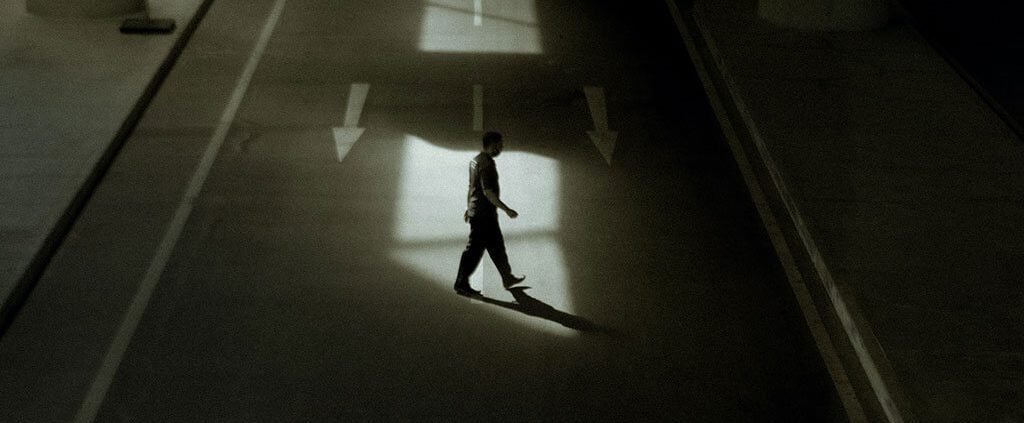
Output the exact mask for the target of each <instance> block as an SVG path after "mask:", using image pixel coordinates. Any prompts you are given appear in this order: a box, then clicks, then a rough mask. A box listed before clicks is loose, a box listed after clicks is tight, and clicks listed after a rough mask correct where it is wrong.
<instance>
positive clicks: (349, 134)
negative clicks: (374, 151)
mask: <svg viewBox="0 0 1024 423" xmlns="http://www.w3.org/2000/svg"><path fill="white" fill-rule="evenodd" d="M363 131H366V128H354V127H347V126H346V127H343V128H334V146H335V147H336V148H337V150H338V163H341V161H342V160H345V156H347V155H348V152H349V150H351V149H352V146H353V145H355V143H356V141H359V137H361V136H363Z"/></svg>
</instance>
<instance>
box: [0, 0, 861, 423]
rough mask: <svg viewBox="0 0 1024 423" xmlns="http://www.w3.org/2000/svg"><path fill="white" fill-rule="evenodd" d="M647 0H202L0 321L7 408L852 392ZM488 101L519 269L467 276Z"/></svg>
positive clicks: (285, 416) (821, 416)
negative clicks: (468, 199) (610, 145)
mask: <svg viewBox="0 0 1024 423" xmlns="http://www.w3.org/2000/svg"><path fill="white" fill-rule="evenodd" d="M651 3H652V4H647V5H638V4H629V5H625V4H624V3H619V2H593V1H571V2H558V3H553V2H533V1H526V0H524V1H502V2H496V1H495V0H483V1H482V2H480V8H479V10H480V12H479V13H478V12H477V10H476V8H475V7H474V6H475V5H474V2H472V1H454V0H452V1H434V2H427V3H421V2H410V1H397V0H396V1H388V2H373V1H350V2H335V1H329V0H289V1H287V2H286V3H285V2H280V1H278V2H274V1H269V0H263V1H256V2H235V1H221V2H217V3H216V4H215V5H214V6H213V9H211V11H210V13H209V15H208V16H207V17H206V19H205V21H204V22H203V24H202V25H201V27H200V28H199V30H198V31H197V33H196V36H195V38H194V40H193V42H192V44H190V46H189V47H188V48H187V49H186V50H185V52H184V53H183V56H182V58H181V60H180V61H179V64H178V65H177V67H176V68H175V69H174V70H173V71H172V73H171V75H170V76H169V78H168V81H167V83H166V85H165V87H164V89H162V90H161V92H160V93H159V94H158V96H157V98H156V99H155V100H154V105H153V106H152V108H151V109H150V110H149V111H148V112H147V115H146V117H145V118H144V120H143V122H142V123H141V124H140V127H139V129H138V130H137V133H136V136H135V137H133V139H132V140H130V141H129V143H128V145H127V146H126V148H125V151H124V152H123V153H122V155H121V156H120V157H119V158H118V160H117V162H116V163H115V164H114V166H113V168H112V169H111V172H110V176H109V177H108V178H107V180H105V181H104V183H103V184H101V186H100V188H99V190H98V191H97V193H96V195H95V196H94V200H93V203H92V204H90V205H89V207H88V208H87V209H86V210H85V212H84V213H83V215H82V218H81V221H80V222H78V223H77V224H76V227H75V229H73V231H72V234H71V235H70V236H69V241H68V242H67V244H66V245H65V246H63V247H62V248H61V251H60V252H59V253H58V255H57V256H56V257H55V259H54V262H53V265H52V266H51V268H50V269H49V270H48V272H47V275H46V276H45V277H44V278H43V280H42V281H41V282H40V286H39V287H38V288H37V290H36V292H35V293H34V294H33V298H31V299H30V301H29V302H28V303H27V304H26V306H25V308H24V309H23V311H22V315H21V316H19V317H18V320H17V321H15V323H14V325H13V326H12V328H11V331H10V332H9V333H8V334H7V335H6V336H5V337H4V339H3V343H2V344H0V363H5V366H2V367H5V368H6V369H7V370H5V371H4V376H5V378H4V379H5V380H6V382H3V384H2V385H0V394H2V395H0V397H5V398H8V400H7V401H6V402H8V403H9V404H5V405H10V407H6V406H5V407H3V408H4V409H6V411H5V413H7V417H17V418H20V419H22V420H27V421H34V420H38V421H54V420H66V419H69V418H71V417H72V416H74V415H77V416H78V417H79V419H83V417H82V416H91V415H92V414H95V415H96V420H97V421H146V422H158V421H246V422H248V421H350V420H424V419H428V420H432V419H437V420H451V419H461V420H470V419H472V420H505V419H507V420H520V421H521V420H579V421H608V420H618V421H625V420H629V421H637V420H640V421H644V420H674V421H679V420H683V421H787V422H793V421H843V419H844V417H842V406H841V404H840V402H839V400H838V398H836V394H835V389H834V387H833V386H832V383H831V379H830V378H829V375H828V372H827V371H826V370H825V367H824V365H823V363H822V361H821V358H820V356H819V355H818V352H817V350H816V348H815V345H814V342H813V340H812V338H811V336H810V334H809V332H808V330H807V328H806V324H805V323H804V321H803V319H802V317H801V314H800V311H799V309H798V308H797V305H796V302H795V300H794V299H793V295H792V293H791V292H790V291H789V287H788V285H787V282H786V280H785V276H784V274H783V272H782V270H781V269H780V268H779V267H778V264H777V260H776V259H775V257H774V254H773V252H772V249H771V245H770V243H769V241H768V239H767V237H766V235H765V234H764V230H763V228H762V227H761V224H760V221H759V220H758V217H757V214H756V211H755V210H754V208H753V205H752V204H751V203H750V200H749V196H748V194H747V192H746V188H745V187H744V185H743V181H742V179H741V178H740V176H739V173H738V171H737V170H736V167H735V163H734V162H733V159H732V157H731V156H730V153H729V150H728V148H727V147H726V145H725V143H724V142H723V140H722V136H721V134H720V133H719V132H718V126H717V123H716V122H715V120H714V117H713V114H712V113H711V111H710V109H709V106H708V104H707V100H706V98H705V97H704V94H703V90H702V88H701V86H700V83H699V81H698V79H697V77H696V75H695V74H694V73H693V70H692V69H691V66H690V64H689V63H690V62H689V60H688V59H687V57H686V52H685V48H684V47H683V45H682V41H681V40H680V39H679V36H678V33H677V32H676V31H675V28H674V26H673V24H672V22H671V20H670V18H669V15H668V13H667V11H666V10H665V9H664V5H663V4H662V3H661V2H651ZM275 5H277V6H282V5H283V9H280V12H281V13H280V15H279V16H278V15H277V14H276V13H275V12H274V10H275V9H274V7H275ZM275 17H279V20H278V21H277V22H276V24H273V18H275ZM268 18H269V20H268ZM268 22H271V24H268ZM477 23H479V25H477ZM260 33H265V34H267V35H268V36H269V38H268V39H267V40H266V41H267V43H266V45H265V51H264V52H263V53H259V51H260V49H259V48H258V47H259V46H260V42H259V37H258V35H257V34H260ZM254 46H256V47H257V48H255V49H254ZM254 51H255V52H256V53H254ZM246 63H250V64H253V65H254V66H252V67H250V69H252V70H253V71H254V73H252V75H251V80H250V81H249V83H248V84H239V83H238V81H239V80H240V79H239V75H243V77H242V78H241V79H242V80H245V79H246V78H245V69H246ZM232 94H234V95H235V96H236V97H235V99H236V100H237V101H238V102H237V103H233V101H232V99H231V98H232ZM363 94H365V99H363V98H362V96H363ZM232 104H237V106H238V108H237V113H224V110H226V109H227V110H230V109H231V106H232ZM605 114H606V115H607V117H605V116H604V115H605ZM225 117H226V118H229V119H228V120H227V121H226V122H225V124H226V123H227V122H230V126H222V125H220V124H219V123H218V122H219V121H220V120H223V119H225ZM478 124H479V125H478ZM476 126H480V127H481V128H482V129H487V130H497V131H500V132H502V133H504V134H505V137H506V140H507V150H506V152H505V153H503V154H502V155H501V156H499V157H498V158H497V164H498V169H499V173H500V175H501V183H502V196H503V199H504V200H505V201H506V202H508V203H509V204H510V206H512V207H513V208H516V209H517V210H518V211H519V212H520V214H521V216H520V217H519V218H518V219H516V220H510V219H506V218H505V217H504V216H502V221H501V223H502V225H503V228H504V230H505V237H506V240H507V243H508V246H509V256H510V259H511V263H512V267H513V270H514V271H515V272H516V273H517V274H519V273H523V274H525V275H526V276H527V281H526V283H524V284H523V285H524V286H525V287H527V288H528V289H523V290H517V291H512V292H508V291H505V290H503V289H501V288H500V283H499V281H498V279H497V278H496V275H495V272H494V270H493V267H490V264H489V260H488V259H487V258H485V259H484V261H485V266H484V267H483V269H482V271H481V273H480V275H482V277H477V278H476V279H474V283H475V284H477V287H478V288H482V289H483V292H484V297H483V298H479V299H469V298H465V297H461V296H457V295H455V293H454V292H453V291H452V289H451V283H452V282H453V281H454V276H455V271H456V268H457V264H458V258H459V254H460V252H461V248H462V246H463V244H464V241H465V237H466V235H467V234H468V229H469V228H468V225H465V224H464V223H462V221H461V219H462V210H463V208H464V201H465V189H466V186H465V174H466V171H467V165H468V160H469V159H470V158H472V156H473V155H475V154H476V151H477V150H478V149H479V147H478V145H479V144H478V140H479V137H480V134H481V133H480V132H479V131H478V130H476V129H478V128H475V127H476ZM338 128H343V129H340V130H339V129H338ZM344 128H347V129H344ZM357 128H362V129H361V130H359V129H357ZM224 131H226V132H224ZM218 132H220V133H221V135H223V144H222V145H219V146H218V145H217V143H216V142H213V143H211V141H210V140H211V139H214V140H215V139H217V138H218ZM588 132H593V133H588ZM612 132H614V133H615V135H611V133H612ZM352 134H357V135H358V137H355V136H353V135H352ZM613 137H614V138H615V141H616V144H615V148H614V153H613V154H611V156H610V157H611V159H610V162H609V160H608V157H607V156H606V155H602V153H601V151H600V150H599V148H598V146H597V144H600V143H607V142H608V140H610V139H611V138H613ZM592 138H594V139H597V140H598V141H594V140H593V139H592ZM211 145H213V146H214V147H213V148H211V147H210V146H211ZM204 157H207V158H209V159H212V160H213V161H212V162H209V164H210V167H209V168H208V171H206V170H204V169H205V168H204V165H203V163H204V162H203V158H204ZM196 175H199V176H196ZM190 190H192V191H190ZM189 192H193V193H195V194H196V196H195V198H193V199H189V198H190V197H189V194H188V193H189ZM183 195H184V196H185V200H183ZM175 228H177V229H178V230H180V232H178V231H177V230H176V229H175ZM162 254H164V255H162ZM161 257H163V259H161ZM154 263H156V264H154ZM147 275H148V276H147ZM154 275H155V276H154ZM147 280H148V281H150V282H152V284H151V285H150V286H149V288H146V286H147V282H146V281H147ZM140 281H141V282H140ZM140 287H141V288H140ZM150 290H151V291H150ZM147 292H151V296H149V295H150V294H148V293H147ZM119 343H123V346H124V351H123V354H122V353H121V352H119V348H117V347H116V346H117V345H119ZM110 345H114V346H115V347H113V348H112V347H110ZM40 369H46V370H40ZM97 369H98V370H97ZM40 372H42V373H40ZM104 374H109V376H110V379H109V380H108V381H106V382H104V380H103V375H104ZM57 384H60V386H61V387H62V388H61V389H54V388H53V387H54V386H55V385H57ZM108 388H109V389H108ZM82 398H85V400H84V401H83V400H82Z"/></svg>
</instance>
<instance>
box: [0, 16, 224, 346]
mask: <svg viewBox="0 0 1024 423" xmlns="http://www.w3.org/2000/svg"><path fill="white" fill-rule="evenodd" d="M27 1H29V0H13V1H8V2H3V3H0V53H2V54H0V91H2V92H4V93H5V94H8V95H5V96H3V97H0V110H3V111H5V112H6V113H2V114H0V337H2V336H3V335H4V332H5V330H6V328H7V327H8V326H9V324H10V323H11V321H12V320H13V319H14V317H15V315H16V314H17V312H18V309H19V308H20V307H21V304H22V303H23V302H24V300H25V298H26V297H27V296H28V294H29V293H30V292H31V291H32V289H33V288H34V286H35V282H36V280H38V278H39V277H40V276H41V274H42V272H43V271H44V269H45V267H46V265H47V263H48V262H49V260H50V257H51V256H52V254H53V251H54V250H55V249H56V247H57V245H59V244H60V242H61V240H62V239H63V237H64V234H66V232H67V230H68V229H69V228H70V227H71V225H72V224H73V222H74V219H75V217H76V216H77V213H78V211H80V209H81V208H82V207H83V206H84V204H85V202H86V200H87V199H88V198H89V196H90V195H91V192H92V190H93V187H94V186H95V184H96V183H98V181H99V179H101V178H102V176H103V174H104V173H105V171H106V166H107V165H108V164H109V162H110V161H112V160H113V158H114V156H116V154H117V152H118V151H119V149H120V145H121V144H122V143H123V141H124V139H125V138H126V137H127V136H128V135H129V134H130V132H131V130H132V128H133V127H134V123H135V122H137V120H138V119H139V118H140V117H141V115H142V113H143V111H144V110H145V106H146V104H147V103H148V99H149V98H151V97H152V95H153V94H155V92H156V90H157V89H158V88H159V86H160V81H161V79H162V78H161V77H160V76H161V75H164V74H166V73H167V72H168V71H169V70H170V67H171V66H172V65H173V63H174V60H173V58H174V56H175V55H176V52H177V51H178V50H180V49H181V48H183V47H184V41H186V39H185V38H183V36H184V35H186V34H187V33H188V32H189V31H190V29H189V28H191V27H193V26H194V25H183V26H182V28H180V29H179V30H178V31H177V32H175V33H174V34H170V35H162V36H157V37H146V36H138V35H124V34H121V33H119V32H118V25H119V24H120V19H119V18H98V19H79V18H48V17H40V16H33V15H30V14H29V13H28V12H27ZM209 1H211V0H166V1H160V2H153V4H151V5H150V6H149V9H150V12H152V13H153V14H154V15H157V16H162V17H168V18H174V19H176V20H177V21H178V22H182V23H185V22H195V21H196V19H198V18H200V17H201V13H199V12H200V11H201V10H202V9H203V6H204V5H207V4H208V3H209Z"/></svg>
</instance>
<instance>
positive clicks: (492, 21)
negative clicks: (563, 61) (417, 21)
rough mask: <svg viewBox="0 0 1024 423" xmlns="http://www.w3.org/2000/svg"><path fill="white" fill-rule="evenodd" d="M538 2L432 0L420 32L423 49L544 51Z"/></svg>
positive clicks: (421, 48) (441, 50) (495, 51)
mask: <svg viewBox="0 0 1024 423" xmlns="http://www.w3.org/2000/svg"><path fill="white" fill-rule="evenodd" d="M535 2H536V0H481V1H480V2H479V4H474V0H430V1H429V2H427V10H426V13H425V14H424V19H423V26H422V28H421V31H420V45H419V47H420V50H422V51H427V52H447V53H506V54H541V53H542V52H543V48H542V47H541V39H540V32H539V30H538V28H537V12H536V4H535ZM478 6H479V7H478Z"/></svg>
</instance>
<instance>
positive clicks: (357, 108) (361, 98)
mask: <svg viewBox="0 0 1024 423" xmlns="http://www.w3.org/2000/svg"><path fill="white" fill-rule="evenodd" d="M369 93H370V84H366V83H356V84H352V87H351V88H349V91H348V107H346V108H345V126H348V127H354V126H359V117H360V116H362V114H363V105H364V104H366V95H367V94H369Z"/></svg>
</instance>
